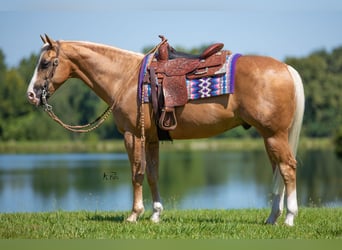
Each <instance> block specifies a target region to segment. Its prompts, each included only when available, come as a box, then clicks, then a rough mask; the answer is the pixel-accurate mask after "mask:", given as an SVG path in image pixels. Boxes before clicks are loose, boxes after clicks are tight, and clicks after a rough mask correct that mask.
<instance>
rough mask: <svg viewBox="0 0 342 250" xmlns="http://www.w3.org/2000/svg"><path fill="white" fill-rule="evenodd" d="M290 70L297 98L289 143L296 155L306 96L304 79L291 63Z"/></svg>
mask: <svg viewBox="0 0 342 250" xmlns="http://www.w3.org/2000/svg"><path fill="white" fill-rule="evenodd" d="M287 67H288V70H289V72H290V74H291V76H292V78H293V81H294V87H295V95H296V96H295V98H296V111H295V114H294V117H293V123H292V126H291V129H290V133H289V144H290V147H291V149H292V153H293V155H294V156H296V154H297V148H298V142H299V134H300V130H301V128H302V122H303V115H304V106H305V96H304V88H303V83H302V79H301V77H300V75H299V73H298V72H297V70H295V69H294V68H293V67H291V66H290V65H288V66H287Z"/></svg>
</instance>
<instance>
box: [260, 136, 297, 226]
mask: <svg viewBox="0 0 342 250" xmlns="http://www.w3.org/2000/svg"><path fill="white" fill-rule="evenodd" d="M265 145H266V149H267V152H268V154H269V157H270V159H271V162H272V163H273V164H274V165H273V166H275V169H274V181H273V182H274V183H273V185H274V189H273V204H272V211H271V214H270V216H269V218H268V219H267V221H266V223H270V224H275V223H276V220H277V218H278V217H279V216H280V214H281V212H282V207H283V202H284V186H285V190H286V208H287V214H286V219H285V224H287V225H289V226H293V221H294V217H295V215H296V214H297V212H298V205H297V192H296V165H297V162H296V160H295V159H294V157H293V154H292V152H291V149H290V146H289V144H288V139H287V134H286V133H284V134H281V135H277V136H273V137H270V138H267V139H265ZM280 176H281V177H282V178H281V177H280Z"/></svg>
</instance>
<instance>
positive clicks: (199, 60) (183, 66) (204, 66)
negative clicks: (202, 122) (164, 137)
mask: <svg viewBox="0 0 342 250" xmlns="http://www.w3.org/2000/svg"><path fill="white" fill-rule="evenodd" d="M159 37H160V38H161V39H162V42H161V43H160V44H159V45H158V51H157V52H156V54H155V56H154V58H153V60H152V61H151V63H150V65H149V66H148V68H147V72H146V75H145V79H144V82H146V83H150V84H151V99H152V107H153V113H154V117H155V120H156V124H157V125H158V127H159V128H160V129H161V130H166V131H170V130H174V129H175V128H176V127H177V118H176V113H175V108H176V107H179V106H183V105H185V104H186V103H187V102H188V93H187V86H186V79H195V78H202V77H208V76H213V75H218V74H222V73H225V72H221V71H222V68H223V67H224V64H225V62H226V56H227V55H229V54H231V52H230V51H222V48H223V46H224V44H223V43H215V44H212V45H211V46H209V47H207V48H206V49H205V50H204V51H203V52H202V53H201V54H200V55H192V54H186V53H183V52H177V51H176V50H175V49H174V48H172V47H171V46H170V45H169V44H168V42H167V39H165V37H164V36H159Z"/></svg>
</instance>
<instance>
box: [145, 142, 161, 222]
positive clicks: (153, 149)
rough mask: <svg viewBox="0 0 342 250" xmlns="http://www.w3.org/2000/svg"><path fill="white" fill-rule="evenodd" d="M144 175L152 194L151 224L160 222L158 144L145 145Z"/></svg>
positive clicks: (149, 143)
mask: <svg viewBox="0 0 342 250" xmlns="http://www.w3.org/2000/svg"><path fill="white" fill-rule="evenodd" d="M146 167H147V168H146V174H147V180H148V184H149V186H150V189H151V193H152V200H153V214H152V216H151V220H152V221H153V222H159V221H160V215H161V213H162V211H163V205H162V204H161V201H160V195H159V190H158V174H159V173H158V171H159V169H158V168H159V142H158V141H156V142H147V143H146Z"/></svg>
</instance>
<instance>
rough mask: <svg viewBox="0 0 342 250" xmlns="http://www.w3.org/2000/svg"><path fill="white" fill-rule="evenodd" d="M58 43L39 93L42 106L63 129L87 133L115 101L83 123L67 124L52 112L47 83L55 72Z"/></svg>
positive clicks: (109, 109)
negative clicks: (49, 69)
mask: <svg viewBox="0 0 342 250" xmlns="http://www.w3.org/2000/svg"><path fill="white" fill-rule="evenodd" d="M59 48H60V44H59V41H57V46H56V57H55V58H54V59H53V61H52V69H51V71H50V72H49V73H48V74H47V75H46V77H45V82H44V86H43V88H42V94H41V103H42V106H43V108H44V111H45V112H47V113H48V115H49V116H50V117H51V118H52V119H53V120H54V121H55V122H57V123H58V124H59V125H61V126H62V127H64V128H65V129H67V130H69V131H72V132H77V133H87V132H90V131H93V130H94V129H96V128H98V127H100V126H101V125H102V123H103V122H104V121H105V120H106V119H107V118H108V117H109V115H110V113H111V112H112V111H113V108H114V106H115V102H113V104H112V105H111V106H108V107H107V109H106V110H105V111H104V112H103V113H102V114H101V115H100V116H99V117H98V118H96V119H95V120H94V121H92V122H90V123H88V124H84V125H69V124H66V123H64V122H63V121H62V120H61V119H59V118H58V116H57V115H56V114H55V113H54V112H53V110H52V106H51V105H50V104H48V102H47V98H48V97H49V85H50V83H51V82H52V78H53V76H54V74H55V72H56V69H57V66H58V64H59V50H60V49H59Z"/></svg>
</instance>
